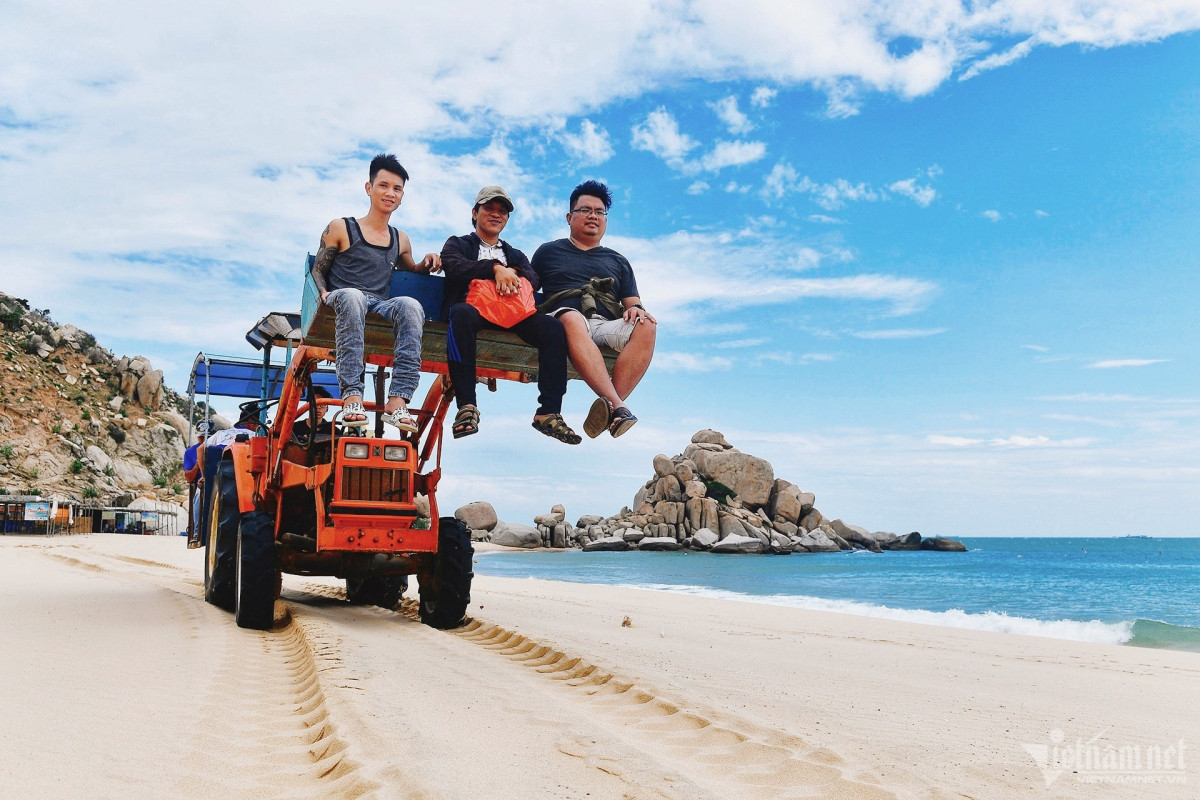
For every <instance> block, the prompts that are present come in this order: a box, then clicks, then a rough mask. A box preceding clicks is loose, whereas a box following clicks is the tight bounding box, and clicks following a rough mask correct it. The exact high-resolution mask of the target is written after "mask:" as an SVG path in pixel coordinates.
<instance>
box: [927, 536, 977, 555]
mask: <svg viewBox="0 0 1200 800" xmlns="http://www.w3.org/2000/svg"><path fill="white" fill-rule="evenodd" d="M921 549H922V550H940V551H942V552H945V553H965V552H967V547H966V545H964V544H963V543H962V542H960V541H958V540H956V539H947V538H946V537H944V536H934V537H933V538H930V539H925V540H924V541H922V542H921Z"/></svg>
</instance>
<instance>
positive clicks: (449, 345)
mask: <svg viewBox="0 0 1200 800" xmlns="http://www.w3.org/2000/svg"><path fill="white" fill-rule="evenodd" d="M512 211H513V202H512V200H511V199H510V198H509V196H508V194H507V193H506V192H505V191H504V190H503V189H502V188H500V187H499V186H485V187H483V188H482V189H480V190H479V194H477V195H476V196H475V205H474V206H473V207H472V208H471V224H472V226H473V227H474V228H475V230H474V231H472V232H471V233H469V234H467V235H466V236H451V237H450V238H449V239H447V240H446V244H445V245H443V246H442V254H441V258H442V269H443V270H445V273H446V306H447V307H448V308H449V314H448V317H447V319H448V321H449V324H450V330H449V331H448V332H447V335H446V351H447V362H448V366H449V373H450V382H451V384H452V385H453V387H454V395H455V400H456V402H457V404H458V415H457V416H456V417H455V418H454V425H453V427H452V429H451V433H452V434H453V436H454V438H455V439H459V438H462V437H463V436H470V435H471V434H473V433H477V432H478V431H479V407H478V406H477V405H476V394H475V385H476V375H475V344H476V337H477V336H478V334H479V331H481V330H485V329H490V330H511V331H512V332H513V333H515V334H517V336H519V337H521V340H522V341H524V342H525V343H526V344H529V345H532V346H534V347H536V348H537V349H538V409H537V413H536V414H535V415H534V417H533V427H534V428H536V429H537V430H538V431H539V432H541V433H544V434H546V435H547V436H551V437H553V438H555V439H558V440H559V441H561V442H566V443H567V444H579V442H581V441H582V439H581V438H580V436H579V435H578V434H577V433H575V431H573V430H571V428H570V426H568V425H567V423H566V422H565V421H564V420H563V418H562V413H561V412H562V398H563V395H564V394H566V391H567V342H566V335H565V334H564V332H563V326H562V323H561V322H559V321H558V320H557V319H555V318H553V317H550V316H547V315H545V314H532V315H531V316H528V317H526V318H525V319H523V320H521V321H520V322H518V323H516V324H515V325H512V326H511V327H509V328H507V329H505V328H502V327H501V326H499V325H497V324H495V323H493V322H490V321H488V320H486V319H484V318H483V317H482V316H481V315H480V313H479V310H478V309H476V308H475V307H474V306H472V305H471V304H469V303H467V302H466V299H467V292H468V291H469V289H470V286H471V281H474V280H485V281H495V283H496V289H497V291H498V292H499V294H500V295H501V296H502V297H505V296H508V297H514V296H516V295H517V294H518V292H519V291H520V288H521V279H522V278H524V279H525V280H527V281H529V283H530V285H531V286H532V287H533V288H534V289H537V287H538V277H537V274H536V273H535V272H534V271H533V270H532V269H531V268H530V266H529V259H528V258H526V256H525V254H524V253H522V252H521V251H520V250H518V249H516V248H515V247H513V246H512V245H510V244H509V243H508V242H506V241H504V240H502V239H501V238H500V232H501V231H503V230H504V226H505V225H507V224H508V216H509V214H511V213H512Z"/></svg>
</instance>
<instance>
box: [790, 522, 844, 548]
mask: <svg viewBox="0 0 1200 800" xmlns="http://www.w3.org/2000/svg"><path fill="white" fill-rule="evenodd" d="M796 547H798V548H802V549H804V550H806V551H808V552H809V553H836V552H838V551H839V550H841V549H842V548H840V547H838V546H837V542H835V541H833V540H832V539H830V538H829V537H828V536H826V535H825V531H823V530H821V529H820V528H817V529H816V530H814V531H811V532H809V533H806V534H804V535H803V536H801V537H800V538H799V539H798V540H797V542H796Z"/></svg>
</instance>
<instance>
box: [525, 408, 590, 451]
mask: <svg viewBox="0 0 1200 800" xmlns="http://www.w3.org/2000/svg"><path fill="white" fill-rule="evenodd" d="M533 427H534V428H535V429H537V431H538V432H539V433H544V434H546V435H547V436H552V437H554V438H555V439H558V440H559V441H560V442H566V443H567V444H579V443H580V442H582V441H583V437H582V436H580V435H579V434H578V433H576V432H575V431H573V430H571V426H570V425H568V424H567V422H566V420H564V419H563V418H562V414H551V415H550V416H548V417H542V418H541V419H535V420H534V421H533Z"/></svg>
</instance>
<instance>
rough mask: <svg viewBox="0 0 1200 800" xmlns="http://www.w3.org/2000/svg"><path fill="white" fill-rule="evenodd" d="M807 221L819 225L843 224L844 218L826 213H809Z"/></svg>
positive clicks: (844, 222)
mask: <svg viewBox="0 0 1200 800" xmlns="http://www.w3.org/2000/svg"><path fill="white" fill-rule="evenodd" d="M807 219H808V221H809V222H817V223H820V224H821V225H845V224H846V220H844V219H838V218H837V217H831V216H828V215H827V214H809V215H808V217H807Z"/></svg>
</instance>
